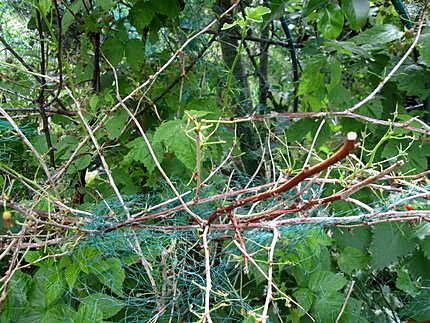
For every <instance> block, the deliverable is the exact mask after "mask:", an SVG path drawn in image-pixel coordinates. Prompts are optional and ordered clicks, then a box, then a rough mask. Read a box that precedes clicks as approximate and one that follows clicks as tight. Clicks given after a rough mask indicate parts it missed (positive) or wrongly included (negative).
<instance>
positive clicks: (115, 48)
mask: <svg viewBox="0 0 430 323" xmlns="http://www.w3.org/2000/svg"><path fill="white" fill-rule="evenodd" d="M102 51H103V53H104V55H105V56H106V58H107V59H108V60H109V62H110V63H111V64H112V65H116V64H119V63H120V62H121V60H122V58H123V56H124V46H123V44H122V43H121V42H120V41H119V40H118V39H113V38H111V39H108V40H106V41H105V42H104V43H103V45H102Z"/></svg>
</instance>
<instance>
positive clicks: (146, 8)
mask: <svg viewBox="0 0 430 323" xmlns="http://www.w3.org/2000/svg"><path fill="white" fill-rule="evenodd" d="M154 16H155V9H154V6H153V5H152V2H148V1H142V0H141V1H138V2H137V3H136V4H135V5H134V6H133V7H132V8H131V10H130V17H131V22H132V24H133V25H134V26H135V27H136V28H137V30H138V31H143V29H144V28H145V27H148V26H149V24H150V23H151V21H152V19H153V18H154Z"/></svg>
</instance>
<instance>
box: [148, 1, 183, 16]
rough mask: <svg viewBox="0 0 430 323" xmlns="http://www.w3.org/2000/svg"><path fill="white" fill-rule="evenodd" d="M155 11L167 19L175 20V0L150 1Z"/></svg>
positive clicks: (177, 10)
mask: <svg viewBox="0 0 430 323" xmlns="http://www.w3.org/2000/svg"><path fill="white" fill-rule="evenodd" d="M151 4H152V5H153V6H154V8H155V11H157V12H158V13H161V14H163V15H166V16H167V17H169V18H175V17H177V16H178V15H179V8H178V2H177V1H176V0H163V1H152V2H151Z"/></svg>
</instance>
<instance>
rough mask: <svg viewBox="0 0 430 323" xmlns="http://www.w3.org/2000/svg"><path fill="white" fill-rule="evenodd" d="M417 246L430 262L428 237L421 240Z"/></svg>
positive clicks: (429, 240)
mask: <svg viewBox="0 0 430 323" xmlns="http://www.w3.org/2000/svg"><path fill="white" fill-rule="evenodd" d="M419 245H420V249H421V251H422V252H423V254H424V256H425V257H426V258H427V259H429V260H430V237H427V238H426V239H424V240H421V241H420V242H419Z"/></svg>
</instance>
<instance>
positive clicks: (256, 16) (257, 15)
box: [245, 6, 270, 23]
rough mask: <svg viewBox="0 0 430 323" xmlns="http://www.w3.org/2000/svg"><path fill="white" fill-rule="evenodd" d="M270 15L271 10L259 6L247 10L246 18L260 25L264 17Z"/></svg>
mask: <svg viewBox="0 0 430 323" xmlns="http://www.w3.org/2000/svg"><path fill="white" fill-rule="evenodd" d="M269 13H270V9H269V8H266V7H263V6H257V7H255V8H252V7H246V8H245V15H246V18H247V19H249V20H252V21H254V22H258V23H262V22H263V16H264V15H267V14H269Z"/></svg>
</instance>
